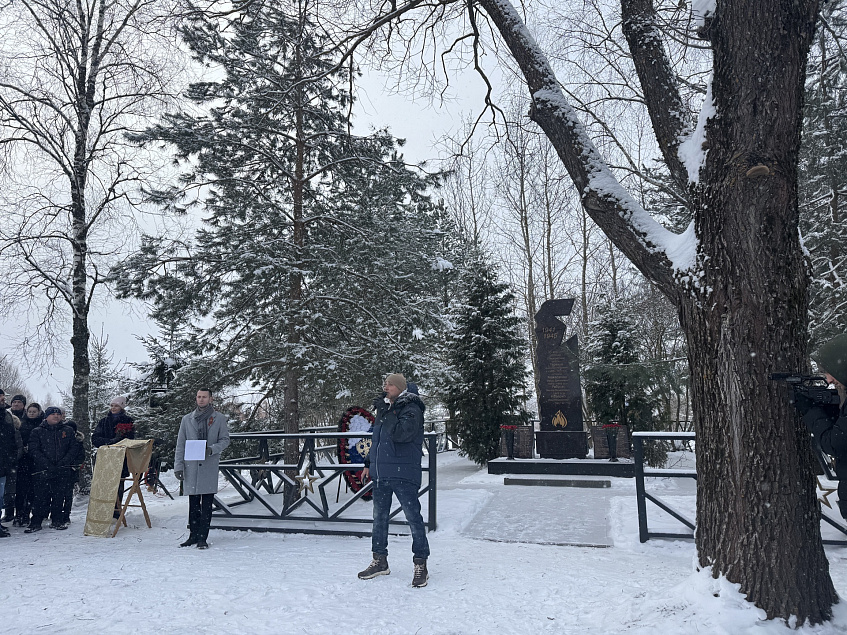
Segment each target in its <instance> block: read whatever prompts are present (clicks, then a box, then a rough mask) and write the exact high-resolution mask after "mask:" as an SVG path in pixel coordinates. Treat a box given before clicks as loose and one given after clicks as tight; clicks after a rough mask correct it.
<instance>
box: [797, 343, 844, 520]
mask: <svg viewBox="0 0 847 635" xmlns="http://www.w3.org/2000/svg"><path fill="white" fill-rule="evenodd" d="M812 359H814V360H815V361H816V362H817V363H818V367H819V368H820V369H821V370H822V371H823V372H824V374H825V375H826V378H827V381H828V382H830V383H831V384H834V385H835V387H836V388H838V393H839V395H840V396H841V405H840V407H837V406H822V405H820V404H815V403H813V402H812V400H811V399H809V398H808V397H806V396H805V395H801V394H797V395H795V396H794V404H795V406H796V407H797V409H798V410H799V411H800V414H801V416H802V418H803V423H805V424H806V427H808V428H809V430H810V431H811V433H812V434H813V435H814V436H815V438H816V439H817V440H818V443H820V446H821V449H822V450H823V451H824V452H826V453H827V454H829V455H830V456H833V457H835V474H836V476H837V477H838V507H839V509H840V510H841V515H842V516H843V517H844V518H845V519H847V400H845V397H847V391H845V386H847V334H845V335H839V336H837V337H835V338H833V339H831V340H829V341H828V342H827V343H826V344H824V345H823V346H821V347H820V348H819V349H818V350H817V351H816V352H815V353H813V354H812Z"/></svg>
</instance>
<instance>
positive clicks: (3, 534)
mask: <svg viewBox="0 0 847 635" xmlns="http://www.w3.org/2000/svg"><path fill="white" fill-rule="evenodd" d="M8 537H9V530H8V529H6V528H5V527H4V526H3V525H0V538H8Z"/></svg>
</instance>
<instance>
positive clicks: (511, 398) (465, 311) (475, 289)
mask: <svg viewBox="0 0 847 635" xmlns="http://www.w3.org/2000/svg"><path fill="white" fill-rule="evenodd" d="M463 286H464V294H465V297H464V301H463V302H462V303H461V304H460V305H458V306H457V307H456V309H455V316H454V325H453V331H452V334H451V346H450V348H449V351H450V353H449V358H450V362H451V365H452V368H453V375H454V382H453V384H452V385H451V386H450V388H449V390H448V392H447V399H446V405H447V408H448V410H449V411H450V412H451V420H450V422H449V424H448V425H449V426H450V428H451V430H452V431H453V432H455V434H456V435H458V437H459V439H460V445H461V454H462V455H463V456H467V457H469V458H470V459H471V460H473V461H474V462H476V463H479V464H480V465H482V464H485V463H486V462H487V461H489V460H491V459H493V458H495V457H497V456H498V454H499V449H500V426H501V425H520V424H523V423H526V422H528V421H529V413H528V412H526V410H524V403H525V401H526V390H527V375H528V373H527V366H526V350H527V342H526V340H525V339H524V337H523V336H522V325H523V322H522V320H521V319H520V318H518V317H517V316H516V315H515V297H514V295H513V294H512V292H511V290H510V289H509V287H508V285H505V284H503V283H501V282H499V281H498V279H497V274H496V271H495V269H494V267H493V266H492V265H491V264H490V263H488V262H485V261H484V260H483V259H482V258H479V257H477V258H476V259H475V262H472V263H471V265H470V266H469V268H468V270H467V271H466V273H465V276H464V285H463Z"/></svg>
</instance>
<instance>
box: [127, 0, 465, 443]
mask: <svg viewBox="0 0 847 635" xmlns="http://www.w3.org/2000/svg"><path fill="white" fill-rule="evenodd" d="M312 11H313V9H312V8H311V7H309V6H307V5H306V4H296V5H294V6H293V7H291V6H288V5H287V3H285V2H280V3H245V4H243V5H239V6H238V7H237V8H236V9H233V10H232V11H230V12H227V13H226V14H225V15H223V16H221V15H218V16H209V14H208V13H206V14H199V13H198V14H196V15H195V16H194V19H193V22H192V23H191V24H190V25H189V27H187V28H186V29H184V30H183V36H184V38H185V40H186V42H187V44H188V45H189V47H190V48H191V50H192V51H193V53H194V54H195V55H196V57H197V58H198V59H199V60H200V61H202V62H203V63H206V64H212V65H215V66H217V67H218V68H219V69H220V71H221V75H222V78H221V79H216V80H215V81H208V82H200V83H196V84H193V85H192V86H191V88H190V90H189V96H190V97H191V98H192V99H193V100H194V101H195V102H196V104H197V106H198V108H199V109H200V111H201V112H200V114H197V109H195V110H194V111H192V112H190V113H189V112H181V113H175V114H171V115H168V116H167V117H165V119H164V121H163V122H162V123H161V124H160V125H159V126H156V127H155V128H153V129H151V130H149V131H148V132H147V133H146V134H145V135H142V136H139V137H136V141H138V142H139V143H154V142H156V143H158V142H166V143H168V144H170V145H171V146H173V147H174V148H175V150H176V154H177V158H178V160H179V161H180V163H181V165H182V166H183V167H184V169H185V172H184V174H183V175H182V178H181V183H179V184H178V185H175V186H174V187H172V188H170V189H168V190H165V191H156V192H152V193H151V197H152V199H153V200H154V201H157V202H159V203H161V204H163V205H165V206H167V207H169V208H170V209H172V210H174V211H179V210H182V209H185V206H188V205H189V204H196V205H198V206H199V207H200V209H202V210H203V212H204V215H205V219H204V221H205V222H204V226H203V227H202V228H201V229H200V230H198V232H197V233H196V236H195V239H194V241H193V242H192V243H191V244H190V245H188V246H187V247H186V245H185V244H184V243H177V242H175V241H172V242H169V241H168V240H166V239H161V238H151V237H147V238H146V239H145V242H144V245H143V247H142V249H141V250H140V251H139V252H138V253H137V254H135V255H134V256H133V257H132V258H131V259H129V260H128V261H127V262H126V263H125V264H124V266H123V267H122V268H121V269H119V270H117V271H116V274H115V275H116V277H117V278H119V279H120V281H119V284H118V286H119V291H120V293H122V294H123V295H137V296H140V297H144V298H146V299H148V300H151V301H153V302H154V303H155V304H156V309H155V311H154V316H155V317H156V318H157V319H162V320H164V321H166V322H175V321H179V320H182V321H183V322H184V321H185V320H186V319H188V320H189V321H190V319H191V318H197V317H202V318H204V321H203V327H202V328H201V327H199V326H198V327H194V328H192V329H191V337H190V339H189V349H190V350H191V352H192V354H193V356H194V357H200V356H202V357H204V359H205V361H204V362H203V365H204V367H205V368H208V369H210V370H211V372H213V373H214V377H213V379H212V380H211V381H210V382H209V383H211V384H215V385H221V386H223V385H235V384H238V383H241V382H247V383H250V384H252V385H254V386H256V387H257V388H258V389H259V390H260V391H261V392H262V394H263V395H265V396H268V397H271V398H277V397H282V399H281V402H282V403H284V404H285V408H286V410H285V422H284V427H285V429H286V430H287V431H289V432H296V431H297V430H298V428H299V422H300V419H301V411H303V410H304V409H310V408H315V409H319V408H326V406H327V404H336V405H337V406H344V407H346V405H348V404H349V402H350V401H353V402H354V403H355V402H359V403H362V402H364V401H365V400H366V399H368V398H370V397H371V396H372V395H373V393H374V391H375V390H376V389H377V388H378V386H379V385H380V379H381V376H382V375H383V374H384V373H385V372H388V371H401V372H405V373H407V375H409V376H411V377H415V378H416V379H418V380H420V379H421V378H422V376H425V375H426V373H427V372H428V363H429V361H430V360H431V359H433V358H434V352H437V349H438V346H439V345H440V344H439V342H438V336H439V333H441V332H442V331H443V328H442V325H441V321H442V317H443V316H442V305H441V297H442V286H443V285H442V282H443V277H440V275H439V271H438V266H437V263H438V262H439V261H440V259H442V258H446V259H447V260H451V256H450V249H451V247H450V243H451V241H452V240H453V238H452V236H453V234H454V232H453V230H452V226H451V224H450V222H449V220H448V218H447V215H446V213H445V212H444V210H443V208H442V207H441V206H440V205H438V204H436V203H434V202H433V201H432V200H431V198H430V191H431V190H432V189H433V188H435V187H437V185H438V183H439V180H440V177H439V176H438V175H435V176H427V175H425V174H423V173H422V172H421V171H419V170H412V169H409V168H408V167H407V166H406V165H405V163H404V160H403V157H402V155H401V154H400V145H401V142H399V141H398V140H396V139H394V138H392V137H391V136H390V135H389V134H388V133H387V132H386V131H376V132H374V133H372V134H370V135H367V136H357V135H354V134H353V133H352V131H351V128H350V120H349V113H350V105H351V100H352V96H351V94H350V91H349V84H350V81H351V79H353V77H352V76H351V74H350V71H349V69H344V70H342V69H339V68H337V65H336V63H335V60H334V59H333V57H332V55H331V54H329V53H327V51H328V50H329V49H330V48H331V42H329V41H328V39H327V37H326V36H325V35H324V34H323V32H322V31H321V29H320V27H319V25H318V24H317V23H316V22H315V21H314V19H313V18H314V16H313V15H312V13H311V12H312ZM195 191H197V192H201V194H200V196H199V197H197V198H195V199H194V200H189V198H190V197H189V194H188V193H189V192H195ZM186 316H187V317H186ZM195 363H199V362H196V360H195Z"/></svg>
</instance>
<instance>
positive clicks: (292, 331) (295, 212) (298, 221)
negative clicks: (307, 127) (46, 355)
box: [284, 11, 306, 505]
mask: <svg viewBox="0 0 847 635" xmlns="http://www.w3.org/2000/svg"><path fill="white" fill-rule="evenodd" d="M305 19H306V14H305V11H301V12H300V25H299V26H300V29H299V36H300V39H301V40H302V38H303V37H304V36H305V29H306V25H305ZM294 67H295V69H296V70H295V73H296V79H295V81H296V82H297V85H296V87H295V91H296V94H297V107H296V110H295V122H294V127H295V137H296V141H295V145H296V157H295V165H294V179H293V180H292V183H291V186H292V188H291V189H292V201H293V204H292V216H293V227H292V232H293V236H292V242H293V245H294V264H295V266H294V268H293V269H292V271H291V273H290V274H289V276H288V285H289V286H288V301H289V311H290V315H291V318H290V319H289V322H288V349H289V354H288V357H289V359H288V367H287V368H286V371H285V391H284V399H285V410H284V412H285V432H286V433H288V434H297V433H298V432H299V431H300V367H299V366H298V363H297V355H296V352H295V349H296V347H297V345H298V344H300V331H301V326H302V320H301V319H300V318H299V313H300V310H301V308H302V307H301V306H300V304H301V302H302V300H303V273H302V268H301V266H300V263H301V261H302V258H303V250H304V247H305V244H306V243H305V238H306V231H305V223H304V220H303V188H304V185H305V183H304V175H305V166H304V163H305V160H306V140H305V131H304V121H303V109H304V108H305V107H306V104H305V103H304V96H303V89H302V84H301V80H302V75H303V68H302V67H303V58H302V44H301V43H300V42H297V43H296V44H295V52H294ZM299 456H300V444H299V441H298V440H297V439H287V440H286V441H285V462H286V463H288V464H293V463H296V462H297V461H298V460H299ZM295 474H296V472H295V471H293V470H289V472H288V475H289V476H290V477H292V478H293V477H294V476H295ZM296 493H297V492H296V490H295V489H294V488H293V487H291V486H287V487H286V488H285V500H286V505H288V504H291V503H293V502H294V501H295V500H296V498H297V496H296Z"/></svg>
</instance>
